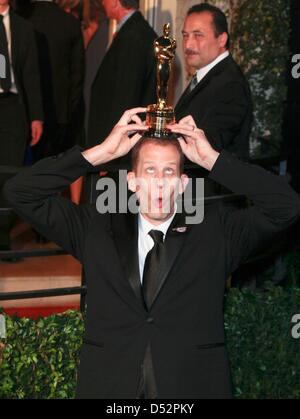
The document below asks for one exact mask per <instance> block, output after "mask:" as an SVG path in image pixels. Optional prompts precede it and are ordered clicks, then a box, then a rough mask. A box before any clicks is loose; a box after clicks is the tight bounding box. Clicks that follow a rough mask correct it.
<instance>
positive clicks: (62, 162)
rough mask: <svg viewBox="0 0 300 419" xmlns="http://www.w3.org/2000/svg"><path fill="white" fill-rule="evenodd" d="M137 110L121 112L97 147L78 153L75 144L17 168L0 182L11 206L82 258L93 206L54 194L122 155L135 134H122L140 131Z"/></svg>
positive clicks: (34, 225)
mask: <svg viewBox="0 0 300 419" xmlns="http://www.w3.org/2000/svg"><path fill="white" fill-rule="evenodd" d="M143 111H144V109H143V108H138V109H134V110H131V111H127V112H126V113H125V114H124V115H123V117H122V118H121V120H120V121H119V123H118V124H117V125H116V126H115V128H114V129H113V131H112V132H111V134H110V135H109V137H108V138H107V139H106V140H105V141H104V142H103V143H101V144H100V145H98V146H95V147H93V148H91V149H89V150H86V151H83V152H82V151H81V149H80V148H79V147H78V146H75V147H73V148H72V149H70V150H68V151H67V152H66V153H63V154H60V155H59V156H53V157H49V158H46V159H43V160H41V161H39V162H38V163H36V164H35V165H34V166H32V167H31V168H30V169H28V168H26V169H23V170H22V171H21V172H20V173H18V174H17V175H16V176H15V177H13V178H11V179H10V180H9V181H8V182H7V183H6V184H5V186H4V193H5V195H6V198H7V200H8V201H9V202H10V203H11V205H12V208H13V209H14V210H15V211H16V213H17V214H18V215H19V216H20V217H21V218H23V219H24V220H26V221H27V222H28V223H29V224H31V225H32V226H33V227H34V228H35V229H36V230H37V231H38V232H39V233H41V234H42V235H44V236H45V237H47V238H49V239H50V240H52V241H54V242H55V243H57V244H58V245H60V246H61V247H62V248H63V249H65V250H66V251H67V252H68V253H70V254H72V255H73V256H75V257H76V258H77V259H79V260H80V261H82V257H83V250H84V242H85V237H86V233H87V231H88V228H89V224H90V222H91V219H92V217H93V215H94V214H95V209H94V208H92V207H91V206H90V205H83V206H81V205H80V206H78V205H76V204H73V203H72V202H71V201H70V200H69V199H66V198H64V197H62V196H60V195H59V194H58V193H59V192H60V191H62V190H63V189H64V188H66V187H67V186H68V185H70V184H71V183H72V182H74V181H75V180H76V179H78V178H79V177H81V176H83V175H85V174H86V173H87V172H89V171H92V170H93V169H94V166H98V165H100V164H102V163H106V162H108V161H110V160H113V159H115V158H118V157H121V156H122V155H125V154H127V153H128V152H129V151H130V149H131V148H132V147H133V146H134V144H136V142H137V141H138V140H139V139H140V137H141V136H140V135H139V134H138V133H136V134H135V135H134V136H133V137H131V138H129V136H128V132H130V131H143V130H145V127H144V125H142V122H141V121H140V119H139V118H138V116H137V115H136V114H137V112H143ZM130 122H134V123H130Z"/></svg>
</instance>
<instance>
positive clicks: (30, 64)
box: [22, 24, 44, 121]
mask: <svg viewBox="0 0 300 419" xmlns="http://www.w3.org/2000/svg"><path fill="white" fill-rule="evenodd" d="M24 38H25V39H24V40H23V42H24V43H25V42H26V55H25V59H24V63H23V67H22V78H23V85H24V90H25V94H26V100H27V103H28V108H29V117H30V120H31V121H35V120H39V121H43V119H44V113H43V105H42V93H41V82H40V71H39V64H38V54H37V46H36V40H35V36H34V31H33V29H32V28H31V26H30V25H29V24H28V26H26V37H25V36H24Z"/></svg>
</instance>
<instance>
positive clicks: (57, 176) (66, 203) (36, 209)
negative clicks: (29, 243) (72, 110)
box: [4, 146, 93, 261]
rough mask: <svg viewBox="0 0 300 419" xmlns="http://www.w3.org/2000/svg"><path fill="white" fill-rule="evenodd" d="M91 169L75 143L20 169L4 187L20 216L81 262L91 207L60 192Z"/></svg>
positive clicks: (6, 194)
mask: <svg viewBox="0 0 300 419" xmlns="http://www.w3.org/2000/svg"><path fill="white" fill-rule="evenodd" d="M92 169H93V166H92V165H91V164H90V163H89V162H88V161H87V160H86V159H85V158H84V157H83V156H82V154H81V151H80V148H79V147H78V146H75V147H73V148H72V149H70V150H68V151H67V152H66V153H63V154H61V155H58V156H53V157H49V158H46V159H43V160H40V161H39V162H38V163H36V164H35V165H33V166H32V167H31V168H25V169H23V170H22V171H21V172H20V173H19V174H17V175H16V176H14V177H13V178H11V179H10V180H9V181H8V182H6V184H5V186H4V194H5V196H6V198H7V200H8V201H9V202H10V204H11V206H12V208H13V209H14V210H15V212H16V213H17V214H18V215H19V216H20V217H21V218H23V219H24V220H26V221H27V222H28V223H29V224H31V225H32V226H33V227H34V228H35V229H36V230H37V231H38V232H39V233H40V234H42V235H44V236H45V237H47V238H49V239H50V240H51V241H54V242H55V243H57V244H58V245H59V246H61V247H62V248H63V249H64V250H66V251H67V252H68V253H70V254H71V255H73V256H74V257H75V258H77V259H78V260H80V261H82V257H83V249H84V242H85V237H86V234H87V230H88V226H89V223H90V219H91V215H92V211H93V210H92V207H91V206H89V205H86V206H81V205H76V204H74V203H72V202H71V201H70V200H69V199H66V198H64V197H62V196H60V195H59V192H60V191H62V190H63V189H64V188H66V187H67V186H68V185H70V184H71V183H72V182H73V181H75V180H76V179H78V178H79V177H80V176H82V175H84V174H86V173H87V172H88V171H89V170H92Z"/></svg>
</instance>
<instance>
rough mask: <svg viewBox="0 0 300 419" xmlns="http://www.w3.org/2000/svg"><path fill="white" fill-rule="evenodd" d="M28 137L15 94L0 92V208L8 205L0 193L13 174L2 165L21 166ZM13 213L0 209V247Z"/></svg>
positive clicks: (5, 242) (7, 242)
mask: <svg viewBox="0 0 300 419" xmlns="http://www.w3.org/2000/svg"><path fill="white" fill-rule="evenodd" d="M28 137H29V131H28V124H27V122H26V113H25V109H24V106H23V104H22V102H21V100H20V97H19V96H18V95H16V94H12V93H9V94H0V208H5V207H9V204H8V203H7V202H6V201H5V199H4V196H3V194H2V187H3V185H4V183H5V182H6V181H7V180H8V179H9V178H10V177H11V176H13V173H8V172H7V171H5V168H4V167H2V166H4V165H5V166H22V165H23V161H24V155H25V150H26V144H27V140H28ZM15 218H16V217H15V215H14V214H13V213H6V212H5V213H3V212H1V210H0V248H1V247H2V248H4V247H7V246H9V245H10V240H9V232H10V230H11V228H12V226H13V223H14V221H15Z"/></svg>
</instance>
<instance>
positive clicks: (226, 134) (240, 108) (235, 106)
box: [175, 55, 252, 157]
mask: <svg viewBox="0 0 300 419" xmlns="http://www.w3.org/2000/svg"><path fill="white" fill-rule="evenodd" d="M175 114H176V119H177V120H180V119H181V118H183V117H185V116H187V115H192V116H193V118H194V119H195V121H196V125H197V126H198V127H199V128H201V129H203V131H204V132H205V134H206V136H207V138H208V139H209V141H210V143H211V144H212V145H213V147H214V148H216V149H218V150H222V149H225V150H228V151H230V152H232V153H235V154H236V155H238V156H240V157H248V155H249V135H250V131H251V126H252V101H251V93H250V89H249V86H248V83H247V81H246V79H245V78H244V76H243V74H242V72H241V70H240V68H239V66H238V65H237V64H236V63H235V61H234V60H233V58H232V57H231V56H230V55H229V56H228V57H227V58H225V59H224V60H223V61H221V62H220V63H218V64H217V65H216V66H215V67H214V68H213V69H212V70H210V71H209V73H207V75H206V76H205V77H204V78H203V79H202V80H201V81H200V83H199V84H198V85H197V86H196V87H195V89H194V90H193V91H192V92H189V91H188V89H187V90H186V91H185V92H184V93H183V95H182V96H181V98H180V99H179V101H178V103H177V105H176V108H175Z"/></svg>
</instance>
